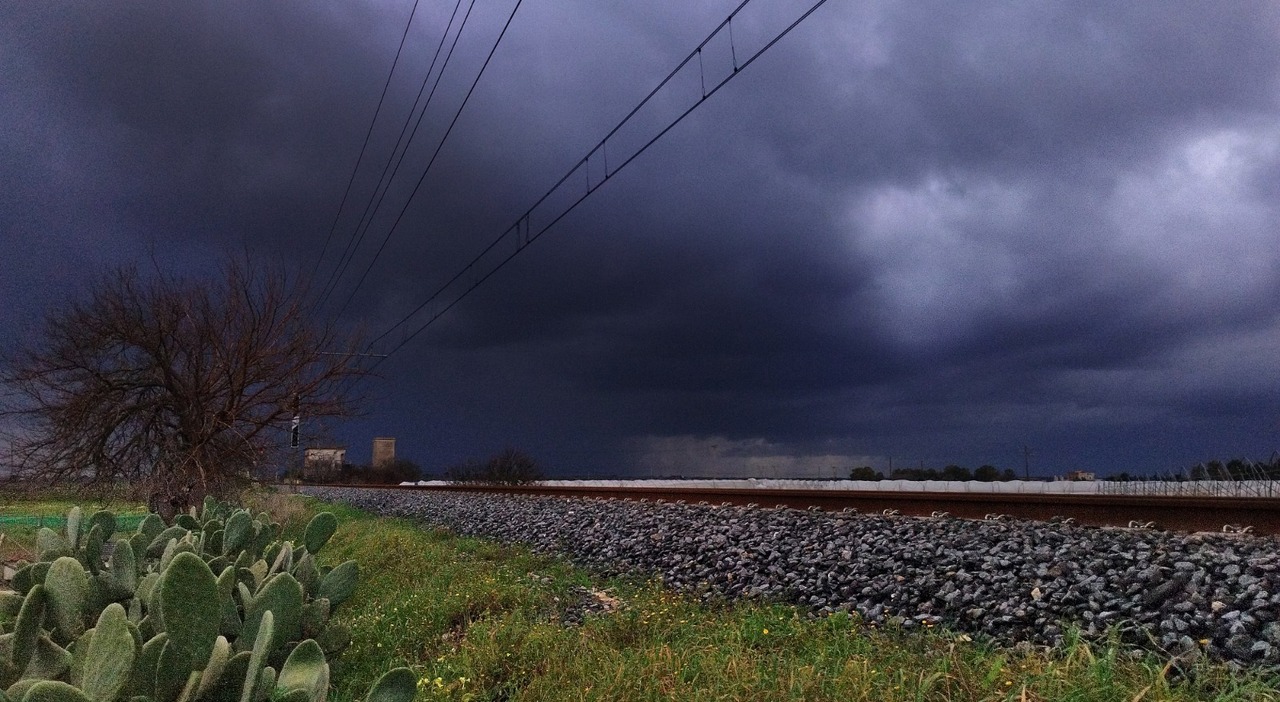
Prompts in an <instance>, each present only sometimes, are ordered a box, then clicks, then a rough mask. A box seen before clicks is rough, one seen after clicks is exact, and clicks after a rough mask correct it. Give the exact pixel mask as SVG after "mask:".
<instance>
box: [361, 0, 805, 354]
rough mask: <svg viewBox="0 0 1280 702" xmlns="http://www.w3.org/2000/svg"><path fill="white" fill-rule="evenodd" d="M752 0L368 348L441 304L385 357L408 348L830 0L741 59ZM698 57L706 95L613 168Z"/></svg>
mask: <svg viewBox="0 0 1280 702" xmlns="http://www.w3.org/2000/svg"><path fill="white" fill-rule="evenodd" d="M751 2H752V0H743V2H742V3H741V4H740V5H738V6H737V7H736V8H735V9H734V10H733V12H730V13H729V15H728V17H726V18H725V19H724V21H722V22H721V23H720V24H719V25H718V26H717V27H716V28H715V29H714V30H712V31H711V33H710V34H708V35H707V37H706V39H704V40H703V41H702V43H700V44H698V46H697V48H695V49H694V50H693V51H691V52H690V53H689V55H688V56H686V57H685V58H684V60H683V61H681V62H680V63H679V64H678V65H677V66H676V67H675V68H674V69H673V70H672V71H671V72H670V73H669V74H667V76H666V77H665V78H663V79H662V81H660V82H659V83H658V85H657V86H656V87H655V88H654V89H653V90H651V91H650V92H649V94H648V95H646V96H645V97H644V99H643V100H641V101H640V103H639V104H638V105H636V107H635V108H634V109H632V110H631V111H630V112H628V113H627V116H626V117H623V118H622V121H620V122H619V123H618V124H617V126H615V127H614V128H613V129H612V130H610V131H609V133H608V134H606V135H605V137H604V138H603V139H601V140H600V141H599V142H598V143H597V144H596V145H595V146H594V147H592V148H591V149H590V150H589V151H588V152H587V155H586V156H584V157H583V158H582V159H580V160H579V161H578V162H577V163H575V164H574V166H573V167H572V168H570V169H569V171H568V172H567V173H565V175H564V176H563V177H561V178H560V180H558V181H556V183H555V185H553V186H551V188H550V189H549V190H548V191H547V192H546V193H545V194H543V195H542V197H540V198H538V200H537V201H536V202H534V204H533V205H532V206H530V207H529V209H527V210H525V212H524V213H523V214H522V215H520V217H519V218H517V219H516V221H515V223H514V224H512V225H511V226H510V227H508V228H507V229H506V230H505V231H503V232H502V233H501V234H499V235H498V236H497V237H496V238H495V239H494V240H493V241H492V242H490V243H489V245H488V246H486V247H485V248H484V250H482V251H481V252H480V253H479V254H477V255H476V256H475V257H474V258H472V259H471V260H470V261H469V262H468V263H467V264H466V265H464V266H463V267H462V269H461V270H459V271H458V272H457V273H456V274H454V276H453V277H451V278H450V279H449V280H448V281H446V282H445V283H444V284H443V285H441V286H440V287H438V288H437V289H436V290H435V291H434V292H433V293H432V294H431V295H430V296H429V297H428V298H427V299H426V300H424V301H423V302H422V303H421V304H420V305H418V306H417V307H415V308H414V309H413V311H411V312H409V313H408V314H407V315H405V316H404V317H402V318H401V319H400V320H399V321H397V322H396V323H395V324H393V325H391V327H389V328H388V329H387V330H386V331H384V332H382V333H381V334H379V335H378V336H377V337H375V338H374V339H373V340H372V341H370V342H369V345H368V348H370V349H372V348H373V347H374V346H375V345H376V344H377V343H378V342H380V341H382V340H383V339H386V338H387V337H388V336H390V335H391V334H392V333H394V332H395V331H396V330H397V329H400V328H401V327H403V326H405V325H406V324H408V323H409V322H410V321H411V320H412V319H413V318H414V317H417V316H418V315H419V313H421V312H423V311H424V310H427V309H428V307H430V306H431V305H432V303H437V306H436V307H434V308H432V309H431V311H430V313H429V314H428V316H427V318H426V320H425V321H423V322H422V323H421V324H419V325H418V326H417V327H416V328H414V329H413V331H412V332H410V333H407V334H406V335H404V336H403V337H402V338H401V339H400V341H399V343H397V344H396V345H395V346H393V347H391V348H390V350H388V351H386V356H388V357H389V356H391V355H393V354H395V353H396V352H397V351H399V350H400V349H402V348H404V346H405V345H406V344H408V343H409V342H410V341H412V340H413V339H414V338H415V337H417V336H418V335H419V334H421V333H422V332H423V331H425V330H426V329H427V327H429V326H431V325H432V324H433V323H435V322H436V320H438V319H440V317H442V316H444V314H445V313H447V312H448V311H449V310H451V309H452V308H453V307H454V305H457V304H458V303H459V302H461V301H462V300H463V298H465V297H466V296H467V295H469V294H470V293H471V292H472V291H473V290H475V289H476V288H478V287H480V286H481V285H483V284H484V282H485V281H487V280H488V279H489V278H490V277H492V276H493V275H494V274H495V273H497V272H498V271H499V270H501V269H502V267H503V266H505V265H506V264H507V263H509V262H510V261H511V260H512V259H513V258H515V257H516V256H518V255H519V254H520V253H521V252H523V251H524V250H525V249H526V248H527V247H528V246H529V245H530V244H532V243H533V242H534V241H536V240H537V239H538V238H539V237H541V236H542V235H543V234H545V233H546V232H547V230H549V229H551V228H552V227H554V226H555V225H556V224H557V223H559V222H560V220H562V219H563V218H564V217H565V216H566V215H568V214H569V213H570V212H572V211H573V210H574V208H576V207H577V206H578V205H579V204H581V203H582V201H583V200H586V199H587V198H588V197H589V196H590V195H591V194H592V193H594V192H595V191H596V190H597V189H598V188H599V187H600V186H601V185H604V183H605V182H607V181H608V179H609V178H611V177H612V176H614V175H616V174H617V173H618V172H619V171H621V170H622V169H624V168H626V167H627V166H628V165H630V164H631V162H632V161H634V160H635V159H636V158H637V157H639V156H640V154H642V153H644V152H645V151H646V150H648V148H649V147H650V146H653V144H654V143H656V142H657V141H658V140H659V139H661V138H662V137H663V136H665V135H666V134H667V132H669V131H671V130H672V129H673V128H674V127H675V126H676V125H677V124H679V123H680V122H681V121H682V120H684V118H685V117H687V116H689V114H690V113H692V112H693V111H694V110H695V109H697V108H698V107H699V106H700V105H702V104H703V103H704V102H706V101H707V99H708V98H710V97H711V96H712V95H714V94H716V93H717V92H718V91H719V90H720V89H721V88H723V87H724V86H725V84H727V83H728V82H729V81H731V80H733V79H734V78H735V77H736V76H737V75H739V73H740V72H741V71H742V70H743V69H745V68H746V67H747V66H749V65H751V64H752V63H754V62H755V60H756V59H758V58H759V57H760V56H761V55H763V54H764V53H765V52H766V51H768V50H769V49H771V48H773V46H774V45H775V44H777V43H778V42H779V41H781V40H782V38H783V37H785V36H786V35H787V34H790V33H791V31H792V30H793V29H795V28H796V27H797V26H799V25H800V23H801V22H803V21H804V20H805V19H807V18H808V17H809V16H810V15H812V14H813V13H814V12H815V11H817V10H818V8H820V7H822V6H823V5H825V4H826V2H827V0H817V2H815V3H814V4H813V5H811V6H810V7H809V8H808V9H807V10H805V12H804V13H803V14H801V15H800V16H799V17H798V18H796V19H795V21H793V22H792V23H791V24H789V25H787V27H786V28H784V29H783V30H782V31H780V32H778V33H777V34H775V35H774V36H773V37H772V38H770V39H769V40H768V41H767V42H766V43H765V44H764V45H763V46H762V47H761V48H760V49H759V50H757V51H756V52H754V53H752V54H751V55H750V56H748V57H747V58H746V59H745V60H743V61H741V62H739V60H738V52H737V46H736V43H735V41H734V38H733V19H734V17H736V16H737V15H738V13H740V12H741V11H742V9H743V8H745V7H746V6H747V5H748V4H750V3H751ZM726 30H727V35H728V42H729V51H730V55H731V57H732V64H733V70H732V71H731V72H730V73H728V75H726V76H724V77H723V78H722V79H720V80H719V81H713V82H712V84H711V85H710V86H709V87H708V85H707V83H706V72H705V68H704V66H703V63H702V51H703V49H704V48H705V47H707V45H708V44H710V43H711V42H712V40H713V39H715V38H716V37H717V36H719V35H720V34H721V32H725V31H726ZM695 59H696V65H697V66H698V71H699V75H698V79H699V81H700V84H701V97H698V98H697V99H696V100H695V101H694V102H693V104H691V105H689V107H687V108H686V109H685V110H684V111H683V112H681V113H680V114H678V115H677V116H676V117H674V118H673V119H671V120H669V121H668V122H667V123H666V124H665V126H663V127H662V128H661V129H659V130H658V131H657V133H655V134H654V135H653V136H652V137H650V138H649V139H648V140H647V141H645V142H644V143H643V144H642V145H641V146H640V147H639V148H638V149H636V150H635V151H634V152H632V153H630V154H629V155H626V156H625V157H624V158H621V160H620V161H618V162H617V163H616V165H614V166H613V168H612V169H611V168H610V167H609V154H608V145H609V142H610V139H612V138H613V137H615V135H617V134H618V133H619V131H620V130H622V129H623V128H624V127H625V126H626V125H627V124H628V123H629V122H630V121H631V119H632V118H633V117H635V116H636V114H637V113H639V112H640V110H641V109H642V108H643V107H645V105H646V104H648V103H649V101H650V100H652V99H653V97H654V96H655V95H657V94H658V93H659V91H661V90H662V89H663V88H664V87H665V86H667V84H668V83H670V82H671V80H672V79H673V78H675V77H676V75H677V74H679V73H680V72H681V71H683V70H684V69H685V68H686V67H691V66H693V65H695ZM615 158H617V157H615ZM596 159H598V160H599V162H600V165H599V166H598V169H599V172H600V173H601V174H602V175H601V176H600V177H599V178H598V179H597V180H595V181H593V180H592V178H591V170H590V166H591V163H592V162H593V160H596ZM575 176H581V177H583V178H584V179H585V187H584V188H583V189H582V190H581V192H579V193H578V194H577V195H576V196H573V195H570V197H569V199H568V203H567V205H564V206H563V207H560V208H556V209H552V211H550V212H546V213H540V212H538V209H539V207H541V206H542V205H544V204H545V203H548V202H550V201H551V200H552V198H553V196H554V195H556V194H557V193H558V192H560V191H561V187H562V186H565V185H566V184H568V183H569V182H570V181H571V179H574V177H575ZM535 213H537V214H539V218H538V220H537V226H534V215H535ZM401 214H403V211H402V212H401ZM544 220H545V221H544ZM397 221H398V220H397ZM512 240H514V241H513V243H514V245H513V246H512V248H511V249H505V248H504V249H502V250H500V249H499V246H500V245H501V244H502V243H503V242H506V241H512ZM504 252H505V253H504ZM491 254H492V255H491ZM385 360H386V359H385V358H381V359H378V361H377V362H376V363H374V365H373V366H372V367H371V368H370V371H371V372H372V370H374V369H375V368H377V367H378V366H379V365H381V364H382V362H383V361H385Z"/></svg>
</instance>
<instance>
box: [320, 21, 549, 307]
mask: <svg viewBox="0 0 1280 702" xmlns="http://www.w3.org/2000/svg"><path fill="white" fill-rule="evenodd" d="M473 2H474V0H473ZM522 2H524V0H516V4H515V6H514V7H512V8H511V14H510V15H508V16H507V21H506V23H505V24H503V25H502V31H501V32H499V33H498V38H497V39H496V40H494V42H493V47H492V48H490V49H489V55H488V56H486V57H485V59H484V63H483V64H481V66H480V71H479V72H477V73H476V77H475V80H473V81H471V87H470V88H468V89H467V94H466V96H465V97H463V98H462V104H460V105H458V109H457V111H456V112H454V113H453V119H451V120H450V121H449V126H448V127H447V128H445V130H444V135H443V136H441V137H440V141H439V143H437V144H436V149H435V151H434V152H433V153H432V154H431V159H430V160H429V161H427V166H426V168H424V169H423V170H422V175H421V176H419V177H418V182H417V183H416V184H414V186H413V190H412V191H410V193H409V197H408V199H406V200H405V203H404V207H401V208H400V213H399V214H398V215H396V218H395V221H394V222H392V223H391V228H390V229H388V230H387V235H386V236H384V237H383V238H382V243H381V244H379V245H378V250H377V251H375V252H374V254H373V258H371V259H369V264H368V265H367V266H365V269H364V272H363V273H361V274H360V279H359V280H357V281H356V284H355V286H354V287H353V288H352V289H351V293H350V294H349V295H347V299H346V300H345V301H344V302H343V303H342V307H341V308H340V309H339V310H338V312H337V315H336V316H341V315H342V313H343V312H344V311H346V309H347V305H349V304H351V300H353V299H354V298H355V296H356V292H357V291H359V290H360V287H361V286H362V285H364V281H365V280H366V279H367V278H368V277H369V271H371V270H373V264H375V263H377V261H378V258H379V257H380V256H382V252H383V251H385V250H386V248H387V242H389V241H391V236H392V235H393V234H395V232H396V228H397V227H399V226H400V221H401V220H402V219H404V215H405V212H407V211H408V210H409V206H410V205H411V204H413V198H414V197H416V196H417V194H418V191H419V190H420V189H421V188H422V184H423V182H425V181H426V179H427V174H428V173H430V172H431V167H432V166H433V165H435V162H436V158H437V157H439V156H440V151H441V150H442V149H444V144H445V141H447V140H448V139H449V135H450V134H451V133H452V132H453V128H454V127H455V126H457V124H458V119H459V118H460V117H462V111H463V110H464V109H466V107H467V102H469V101H470V100H471V96H472V95H473V94H474V93H475V91H476V86H477V85H479V83H480V79H481V78H482V77H484V72H485V69H487V68H488V67H489V62H490V61H492V60H493V55H494V54H495V53H496V52H497V51H498V46H499V45H500V44H501V43H502V38H503V37H505V36H506V35H507V30H508V29H510V27H511V21H512V20H514V19H515V17H516V11H517V10H519V9H520V4H521V3H522Z"/></svg>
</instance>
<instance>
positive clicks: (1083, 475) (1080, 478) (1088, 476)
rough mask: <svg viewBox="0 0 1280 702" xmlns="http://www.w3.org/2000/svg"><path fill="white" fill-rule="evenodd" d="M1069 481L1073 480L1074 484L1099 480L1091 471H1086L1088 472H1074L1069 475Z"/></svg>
mask: <svg viewBox="0 0 1280 702" xmlns="http://www.w3.org/2000/svg"><path fill="white" fill-rule="evenodd" d="M1067 480H1071V481H1074V482H1089V481H1093V480H1097V477H1096V476H1095V475H1094V474H1093V473H1090V472H1089V471H1086V470H1073V471H1071V472H1069V473H1067Z"/></svg>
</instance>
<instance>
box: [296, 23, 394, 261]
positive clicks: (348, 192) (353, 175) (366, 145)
mask: <svg viewBox="0 0 1280 702" xmlns="http://www.w3.org/2000/svg"><path fill="white" fill-rule="evenodd" d="M418 2H419V0H413V9H411V10H410V11H409V19H408V21H406V22H405V24H404V33H403V34H401V35H400V46H399V47H397V48H396V57H395V59H393V60H392V61H391V70H390V71H388V72H387V81H386V82H385V83H383V85H382V95H380V96H379V97H378V106H377V107H376V108H375V109H374V111H373V119H371V120H369V129H368V131H366V132H365V135H364V143H363V144H361V145H360V155H359V156H357V157H356V165H355V167H354V168H352V169H351V178H350V179H348V180H347V189H346V190H345V191H343V193H342V202H340V203H338V212H337V214H335V215H334V216H333V224H332V225H330V227H329V234H328V236H326V237H325V239H324V246H321V247H320V255H319V256H317V257H316V263H315V265H314V266H313V267H312V268H311V276H310V278H311V279H314V278H315V276H316V273H317V272H319V270H320V264H321V263H322V262H323V261H324V255H325V253H326V252H328V250H329V243H330V241H331V240H332V239H333V234H334V232H335V231H337V229H338V221H339V220H340V219H341V218H342V210H343V209H344V208H345V207H346V205H347V197H348V196H350V195H351V186H352V185H353V184H354V183H355V182H356V173H358V172H360V163H361V162H362V161H363V160H364V154H365V151H367V150H368V148H369V139H370V137H372V136H373V126H374V125H375V124H377V123H378V115H379V114H380V113H381V112H382V104H383V102H385V101H386V99H387V89H388V88H390V86H391V77H392V76H393V75H395V72H396V65H397V64H399V63H400V53H401V52H402V51H404V43H405V39H406V38H407V37H408V36H409V27H410V26H412V25H413V18H414V15H416V14H417V13H418Z"/></svg>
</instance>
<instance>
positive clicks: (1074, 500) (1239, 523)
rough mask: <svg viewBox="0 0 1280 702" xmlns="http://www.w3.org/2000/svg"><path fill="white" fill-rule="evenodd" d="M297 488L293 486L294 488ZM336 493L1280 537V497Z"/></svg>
mask: <svg viewBox="0 0 1280 702" xmlns="http://www.w3.org/2000/svg"><path fill="white" fill-rule="evenodd" d="M291 487H292V486H291ZM312 487H333V488H351V487H355V488H377V489H393V490H418V491H450V492H472V493H491V494H492V493H498V494H516V495H543V496H558V497H584V498H594V499H608V498H615V499H626V500H665V501H668V502H675V501H678V500H683V501H684V502H686V503H696V502H708V503H710V504H721V503H726V502H727V503H730V504H735V505H747V504H756V505H759V506H760V507H777V506H785V507H793V508H797V509H807V508H810V507H817V508H819V509H824V510H832V511H836V510H841V509H845V508H848V507H852V508H855V509H857V510H858V511H859V512H862V513H864V514H866V513H879V512H882V511H884V510H897V511H898V512H899V513H900V514H903V515H914V516H926V517H927V516H929V515H931V514H933V513H934V512H947V513H949V514H950V515H951V516H955V517H962V518H967V519H983V518H986V517H988V516H989V515H1007V516H1009V517H1014V518H1018V519H1033V520H1041V521H1043V520H1048V519H1052V518H1054V517H1064V518H1065V517H1070V518H1072V519H1074V520H1076V521H1077V522H1079V523H1081V524H1091V525H1094V526H1118V527H1126V526H1129V525H1130V524H1131V523H1132V522H1140V523H1143V524H1146V523H1154V524H1155V525H1157V526H1159V527H1161V528H1165V529H1173V530H1177V531H1214V532H1221V531H1223V527H1224V526H1228V525H1229V526H1230V527H1232V530H1234V528H1236V527H1240V528H1243V527H1252V529H1251V531H1252V532H1253V533H1255V534H1263V535H1274V534H1280V499H1277V498H1254V497H1187V496H1182V497H1176V496H1140V495H1090V494H1075V495H1071V494H1066V495H1063V494H1042V495H1034V494H1025V493H960V492H908V491H902V492H880V491H859V490H792V489H787V490H782V489H776V488H741V489H738V488H675V487H635V488H619V487H601V486H587V485H583V486H540V485H521V486H497V485H469V484H456V485H314V486H312Z"/></svg>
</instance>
